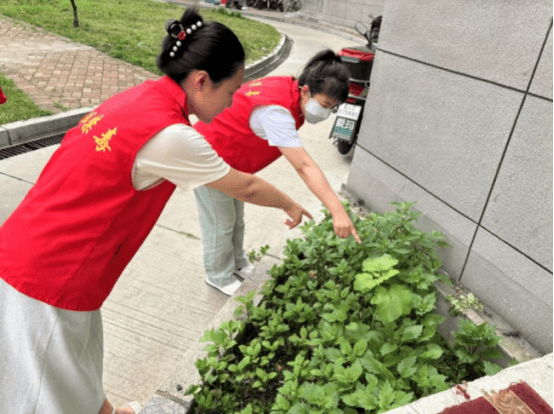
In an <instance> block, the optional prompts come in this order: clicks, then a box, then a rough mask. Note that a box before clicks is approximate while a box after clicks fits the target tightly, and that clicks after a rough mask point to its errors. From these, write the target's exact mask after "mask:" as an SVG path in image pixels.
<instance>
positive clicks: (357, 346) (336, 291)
mask: <svg viewBox="0 0 554 414" xmlns="http://www.w3.org/2000/svg"><path fill="white" fill-rule="evenodd" d="M394 205H395V206H396V207H397V208H396V211H394V212H391V213H386V214H382V215H378V214H374V213H371V214H369V215H367V216H366V217H364V218H360V217H359V216H357V215H354V214H352V213H351V211H350V213H351V217H352V220H353V222H354V223H355V225H356V228H357V231H358V234H359V235H360V238H361V239H362V241H363V242H362V243H361V244H358V243H356V242H355V241H354V240H348V239H347V240H345V239H340V238H338V237H336V236H335V234H334V232H333V223H332V219H331V217H330V215H329V214H328V212H326V211H325V219H324V220H323V221H322V222H321V223H320V224H317V225H316V224H315V223H314V222H313V221H310V222H308V223H306V224H305V225H304V226H303V228H302V230H303V233H304V237H303V238H298V239H294V240H288V241H287V245H286V248H285V258H284V259H283V261H282V264H281V265H279V266H274V267H273V268H272V269H271V272H270V273H271V276H272V279H271V280H270V281H268V283H267V285H266V286H265V288H264V289H263V291H262V294H263V300H262V301H261V302H260V304H259V305H258V306H254V304H253V297H254V293H253V292H252V293H251V294H250V295H247V296H245V297H241V298H238V300H239V301H240V302H241V303H242V305H241V306H240V310H239V312H238V313H240V314H241V315H244V314H246V317H245V318H244V319H243V320H242V321H240V322H232V323H231V322H229V323H226V324H224V325H222V327H221V328H220V329H219V330H212V331H209V332H208V333H207V334H206V336H205V338H204V340H206V341H212V342H213V343H212V344H210V345H208V346H207V347H206V351H207V357H206V358H204V359H200V360H199V361H197V367H198V368H199V372H200V374H201V377H202V384H199V385H193V386H191V387H189V389H188V390H187V392H186V393H187V394H193V395H194V398H195V401H196V408H195V412H196V413H198V414H200V413H203V414H215V413H221V412H234V413H242V414H246V413H267V414H284V413H291V414H294V413H297V414H298V413H314V414H315V413H322V414H323V413H325V414H328V413H329V414H338V413H345V414H356V413H359V412H365V413H371V414H375V413H381V412H385V411H388V410H390V409H393V408H395V407H399V406H403V405H405V404H408V403H410V402H411V401H413V400H415V399H417V398H420V397H422V396H425V395H429V394H431V393H434V392H437V391H441V390H445V389H447V388H448V387H449V386H451V385H452V384H453V383H454V381H458V379H459V378H460V375H461V374H462V373H463V372H464V370H465V372H466V373H468V372H469V371H468V370H469V368H470V366H469V365H464V366H463V367H462V368H461V369H460V370H458V371H457V372H455V373H453V370H451V369H449V368H450V367H451V366H452V365H449V364H450V363H452V364H453V365H454V366H455V365H456V364H458V363H460V364H469V362H466V360H467V359H468V358H469V357H468V356H467V355H466V353H470V352H475V351H476V350H477V355H478V361H480V362H482V364H480V365H479V364H473V365H475V373H478V372H481V373H484V372H485V369H489V368H490V366H489V365H488V364H485V362H484V358H487V357H490V356H495V355H493V354H492V352H491V351H490V350H488V348H487V350H484V351H483V352H480V350H481V349H482V346H483V345H487V346H494V344H493V342H494V341H495V340H491V339H490V337H489V336H488V335H489V333H490V332H489V331H488V330H486V329H484V328H479V329H478V330H477V331H475V332H474V331H471V332H473V333H471V332H470V330H471V328H469V327H467V326H465V325H463V326H462V327H463V329H462V331H461V332H465V333H464V334H462V333H460V334H458V335H457V336H456V338H455V346H454V348H452V350H449V348H448V343H447V342H446V341H445V340H444V338H442V337H441V336H440V334H438V332H437V326H438V325H439V324H441V323H442V322H443V321H444V319H445V318H443V317H442V316H440V315H438V314H436V313H434V311H435V302H436V300H437V297H438V294H437V291H436V288H435V286H434V283H435V282H437V281H439V280H442V281H443V282H445V283H450V281H449V280H448V279H447V278H446V276H444V275H441V274H439V273H438V272H437V270H438V269H439V267H440V265H441V262H440V260H439V259H438V257H437V254H436V252H435V247H436V246H446V243H445V242H444V240H443V236H442V235H441V234H439V233H437V232H431V233H430V234H428V233H424V232H422V231H420V230H418V229H417V228H416V227H415V225H414V222H415V221H416V219H417V216H418V213H416V212H414V211H412V210H411V209H410V207H411V205H412V203H404V204H398V203H397V204H394ZM346 207H347V209H348V210H349V207H348V206H346ZM245 311H246V312H245ZM464 329H465V331H464ZM481 330H483V332H481ZM475 333H479V334H480V335H481V336H479V340H475V342H472V343H471V344H469V342H468V341H469V337H468V336H467V335H472V334H475ZM467 345H471V346H470V347H468V346H467ZM464 352H465V353H464ZM445 356H447V357H448V358H449V359H448V360H447V361H445V360H444V359H445ZM460 358H464V359H460ZM439 369H440V370H439Z"/></svg>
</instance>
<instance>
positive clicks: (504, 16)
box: [314, 0, 553, 353]
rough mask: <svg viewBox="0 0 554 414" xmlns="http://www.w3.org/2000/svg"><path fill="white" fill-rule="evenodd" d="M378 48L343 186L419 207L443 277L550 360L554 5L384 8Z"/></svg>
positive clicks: (458, 2)
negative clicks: (441, 243) (437, 240)
mask: <svg viewBox="0 0 554 414" xmlns="http://www.w3.org/2000/svg"><path fill="white" fill-rule="evenodd" d="M314 1H315V0H314ZM325 1H326V2H329V3H331V2H330V0H325ZM341 7H342V6H341ZM349 7H350V3H349V6H348V8H349ZM345 16H346V14H345ZM345 18H346V17H345ZM378 47H379V50H378V51H377V53H376V56H375V62H374V66H373V72H372V75H371V88H370V93H369V97H368V102H367V105H366V107H365V113H364V120H363V124H362V127H361V130H360V135H359V137H358V146H357V147H356V150H355V153H354V157H353V161H352V168H351V172H350V174H349V178H348V183H347V188H348V190H350V191H351V192H352V193H354V194H355V195H357V196H358V197H360V198H361V199H363V200H364V201H365V203H366V205H367V206H368V208H369V209H371V210H373V211H376V212H380V213H381V212H385V211H389V210H391V209H392V206H390V203H391V202H392V201H416V202H417V204H416V205H415V206H414V208H415V209H416V210H418V211H420V212H421V213H422V216H421V218H420V224H419V225H420V228H422V230H426V231H427V230H432V229H433V230H439V231H441V232H442V233H443V234H444V235H445V236H446V239H447V241H448V243H449V244H450V245H451V246H452V248H446V249H441V250H440V252H439V253H440V256H441V258H442V260H443V262H444V269H445V270H446V271H447V272H448V273H449V275H450V276H451V277H452V278H454V279H455V280H457V281H459V282H460V283H461V284H462V285H464V286H466V287H467V288H468V289H470V290H471V291H472V292H473V293H474V294H475V295H476V296H477V297H478V298H480V299H481V301H482V302H484V303H485V305H486V306H488V307H490V308H492V309H493V310H494V311H495V312H497V313H498V314H499V315H501V316H502V317H503V318H504V319H505V320H506V321H507V322H508V323H510V325H511V326H512V327H514V328H515V329H517V331H518V332H519V333H521V335H522V336H523V337H525V338H526V339H527V340H528V341H529V342H531V344H532V345H533V346H535V347H536V348H537V349H538V350H539V351H540V352H542V353H549V352H552V327H553V320H552V315H553V308H552V287H553V285H552V281H553V276H552V89H553V86H552V2H551V1H550V0H548V1H547V0H519V1H505V0H491V1H488V0H478V1H473V2H468V1H466V0H451V1H443V0H425V1H421V0H387V2H386V5H385V6H384V11H383V23H382V26H381V33H380V41H379V45H378Z"/></svg>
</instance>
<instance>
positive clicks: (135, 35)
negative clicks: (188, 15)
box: [0, 0, 280, 125]
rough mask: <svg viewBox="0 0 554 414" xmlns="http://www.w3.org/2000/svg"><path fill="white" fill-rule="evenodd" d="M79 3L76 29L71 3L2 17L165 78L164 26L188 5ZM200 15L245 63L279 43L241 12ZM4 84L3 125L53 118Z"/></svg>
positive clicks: (36, 1)
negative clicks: (159, 59) (226, 31)
mask: <svg viewBox="0 0 554 414" xmlns="http://www.w3.org/2000/svg"><path fill="white" fill-rule="evenodd" d="M75 3H76V5H77V9H78V15H79V21H80V23H81V27H79V28H75V27H73V9H72V7H71V3H70V1H69V0H0V15H4V16H8V17H11V18H13V19H16V20H20V21H23V22H26V23H29V24H32V25H34V26H40V27H42V28H44V29H46V30H47V31H49V32H52V33H56V34H59V35H61V36H65V37H68V38H70V39H72V40H74V41H76V42H79V43H83V44H86V45H89V46H92V47H94V48H96V49H98V50H100V51H102V52H104V53H106V54H108V55H109V56H111V57H113V58H116V59H121V60H124V61H126V62H129V63H132V64H133V65H137V66H141V67H143V68H144V69H146V70H149V71H151V72H154V73H156V74H158V75H161V72H160V71H159V70H158V68H157V67H156V56H157V55H158V53H159V51H160V45H161V42H162V39H163V38H164V36H165V30H164V24H165V22H166V21H167V20H168V19H170V18H176V19H178V18H180V17H181V15H182V14H183V10H184V6H177V5H173V4H169V3H165V2H161V1H160V2H158V1H154V0H75ZM200 13H201V14H202V17H203V18H204V19H205V20H215V21H218V22H221V23H223V24H225V25H226V26H228V27H229V28H231V30H233V31H234V32H235V33H236V35H237V36H238V38H239V39H240V41H241V43H242V45H243V46H244V49H245V51H246V62H247V64H248V63H250V62H254V61H256V60H258V59H260V58H262V57H263V56H265V55H267V54H268V53H269V52H270V51H271V50H273V49H274V48H275V47H276V46H277V44H278V43H279V39H280V34H279V32H278V31H277V30H276V29H275V28H273V27H271V26H269V25H267V24H263V23H259V22H256V21H253V20H250V19H247V18H243V17H242V16H240V15H238V13H233V15H229V13H227V11H226V9H214V10H210V9H200ZM237 15H238V16H237ZM0 18H1V16H0ZM0 85H2V88H3V90H4V92H5V94H6V95H8V94H9V95H10V96H9V100H8V102H7V103H6V104H4V105H2V107H0V125H3V124H5V123H8V122H12V121H15V120H23V119H29V118H34V117H38V116H43V115H49V114H50V112H48V111H44V110H41V109H39V108H37V107H36V106H35V105H34V104H33V102H32V101H31V100H30V99H29V98H28V97H27V96H26V95H25V94H24V93H23V92H21V91H20V90H19V89H17V88H16V87H15V86H14V84H13V82H11V81H9V80H7V79H6V78H5V77H3V76H2V75H1V74H0Z"/></svg>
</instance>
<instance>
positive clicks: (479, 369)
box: [441, 319, 517, 382]
mask: <svg viewBox="0 0 554 414" xmlns="http://www.w3.org/2000/svg"><path fill="white" fill-rule="evenodd" d="M501 339H502V337H501V336H498V335H496V332H495V326H494V325H490V324H489V323H488V322H483V323H481V324H479V325H476V324H475V323H473V322H472V321H470V320H468V319H460V321H459V328H458V330H457V331H456V332H454V341H453V344H452V347H451V348H447V349H448V350H447V354H446V355H445V358H444V359H443V360H442V366H441V370H442V371H443V372H444V370H445V369H446V370H450V371H451V373H450V377H452V379H453V381H454V382H462V381H463V380H465V381H473V380H475V379H477V378H480V377H481V376H483V374H486V375H494V374H496V373H498V372H500V371H501V370H502V367H501V366H500V365H498V364H496V363H494V362H491V360H494V359H499V358H502V356H503V354H502V352H500V351H499V350H498V348H497V345H498V342H500V340H501ZM516 362H517V361H516Z"/></svg>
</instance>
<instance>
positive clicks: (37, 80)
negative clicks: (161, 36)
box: [0, 16, 158, 113]
mask: <svg viewBox="0 0 554 414" xmlns="http://www.w3.org/2000/svg"><path fill="white" fill-rule="evenodd" d="M0 72H1V73H3V74H4V75H6V76H7V77H8V78H10V79H12V80H13V81H14V82H15V84H16V86H17V87H18V88H19V89H21V90H23V92H25V93H26V94H27V95H29V96H30V97H31V99H32V100H33V101H34V102H35V103H36V104H37V105H38V106H39V107H41V108H43V109H47V110H50V111H52V112H53V113H58V112H61V111H65V110H68V109H76V108H81V107H89V106H96V105H98V104H100V102H102V101H104V100H106V99H107V98H109V97H110V96H112V95H114V94H116V93H118V92H120V91H123V90H125V89H128V88H130V87H131V86H134V85H138V84H139V83H141V82H144V81H145V80H146V79H155V78H157V77H158V76H157V75H155V74H153V73H151V72H148V71H146V70H144V69H142V68H140V67H137V66H133V65H131V64H129V63H125V62H122V61H120V60H117V59H112V58H110V57H109V56H107V55H106V54H104V53H101V52H99V51H97V50H96V49H94V48H92V47H90V46H86V45H83V44H79V43H75V42H73V41H72V40H70V39H67V38H65V37H62V36H58V35H55V34H52V33H48V32H46V31H45V30H44V29H42V28H39V27H36V26H30V25H27V24H24V23H21V22H16V21H14V20H10V19H8V18H5V17H3V16H0Z"/></svg>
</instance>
